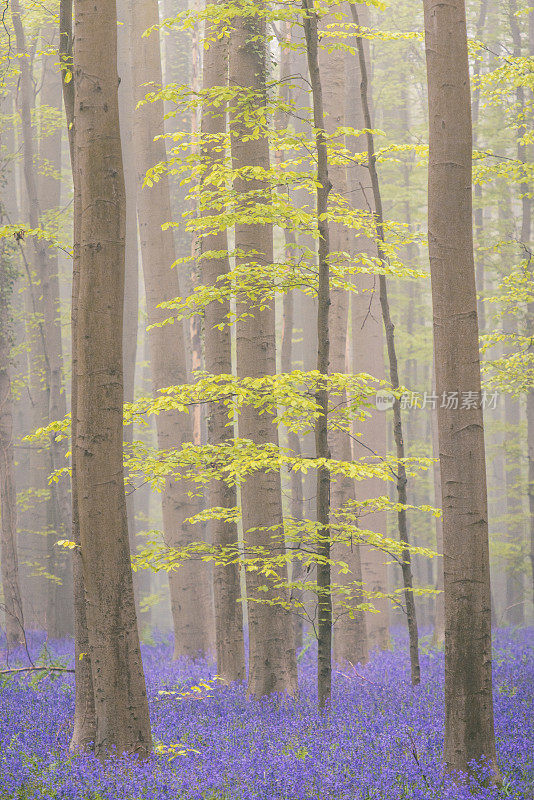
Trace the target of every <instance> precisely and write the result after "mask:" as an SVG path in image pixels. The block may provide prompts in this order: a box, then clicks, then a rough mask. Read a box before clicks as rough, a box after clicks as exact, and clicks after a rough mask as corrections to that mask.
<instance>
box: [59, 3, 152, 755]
mask: <svg viewBox="0 0 534 800" xmlns="http://www.w3.org/2000/svg"><path fill="white" fill-rule="evenodd" d="M73 66H74V70H73V73H74V129H75V139H74V145H75V157H74V167H75V169H74V184H75V191H79V202H80V205H79V206H78V210H79V220H78V227H77V231H76V232H77V235H78V236H79V239H78V242H79V254H78V259H77V264H78V267H79V283H78V296H77V330H76V342H75V345H76V388H77V398H76V416H77V420H76V441H75V444H74V460H75V464H76V490H77V510H78V522H79V532H80V546H81V555H82V567H83V578H84V585H85V599H86V613H87V631H88V635H89V653H90V656H91V671H92V679H93V688H94V700H95V716H96V732H95V752H96V754H97V755H98V756H100V757H104V756H105V755H107V754H110V753H112V752H114V751H116V752H118V753H123V752H129V753H136V754H138V755H140V756H141V757H143V756H147V755H148V754H149V753H150V751H151V749H152V740H151V733H150V719H149V713H148V701H147V695H146V687H145V679H144V674H143V666H142V662H141V651H140V646H139V636H138V632H137V619H136V613H135V602H134V592H133V581H132V571H131V565H130V548H129V541H128V524H127V518H126V498H125V491H124V470H123V437H122V434H123V399H124V387H123V372H122V356H123V354H122V320H123V307H124V260H125V242H124V235H125V190H124V173H123V166H122V153H121V141H120V127H119V108H118V84H119V81H118V74H117V12H116V5H115V0H104V1H103V2H101V3H100V6H99V13H98V14H95V13H94V6H93V5H92V3H91V0H76V3H75V44H74V65H73Z"/></svg>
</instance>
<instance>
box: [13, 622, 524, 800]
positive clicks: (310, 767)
mask: <svg viewBox="0 0 534 800" xmlns="http://www.w3.org/2000/svg"><path fill="white" fill-rule="evenodd" d="M533 644H534V631H532V630H530V631H515V632H512V631H504V630H503V631H499V632H498V633H497V634H496V636H495V641H494V664H495V716H496V733H497V740H498V754H499V766H500V769H501V771H502V776H503V780H504V786H503V788H502V789H501V790H499V791H497V790H496V789H495V788H488V787H487V785H486V786H485V785H484V784H483V783H481V784H479V783H478V782H475V781H472V782H471V784H470V785H464V786H461V787H459V786H458V785H456V786H453V785H452V784H450V783H449V782H448V781H447V780H444V777H443V773H442V767H441V762H440V757H441V753H442V747H443V690H442V687H443V654H442V653H441V652H439V651H436V650H433V649H431V648H430V647H424V646H423V648H422V657H421V667H422V676H423V679H422V684H421V686H419V687H417V688H415V689H414V688H412V687H411V685H410V681H409V666H408V661H407V656H406V641H405V640H404V637H403V636H402V635H399V636H397V637H396V639H395V646H394V649H393V650H391V651H388V652H384V653H379V654H377V655H375V656H374V657H373V659H372V660H371V662H370V663H369V664H368V665H367V666H365V667H360V666H359V667H358V668H355V669H354V668H348V669H347V670H341V672H342V673H343V674H341V673H338V674H336V677H335V681H334V689H333V696H332V707H331V709H330V710H329V711H328V712H327V713H320V712H318V711H317V707H316V687H315V680H314V656H313V653H312V652H311V649H310V650H308V651H307V652H306V653H305V654H303V656H302V657H301V659H300V664H299V666H300V690H299V694H298V697H297V698H296V699H294V700H288V699H287V698H286V699H282V698H272V697H271V698H265V699H263V700H259V701H248V700H247V699H246V697H245V691H244V687H243V686H241V685H235V686H232V687H229V688H228V687H224V686H221V685H220V684H218V683H217V680H216V678H215V668H214V665H213V663H211V662H208V661H203V660H197V661H194V662H193V661H178V662H172V660H171V655H172V647H171V644H170V642H169V641H168V640H166V639H165V638H164V637H159V638H158V639H157V640H156V641H155V643H154V644H153V645H145V646H144V650H143V657H144V663H145V669H146V676H147V686H148V693H149V702H150V708H151V715H152V730H153V735H154V740H155V755H154V756H153V758H151V759H150V760H149V761H148V762H139V761H137V760H136V759H132V758H131V757H130V758H124V757H123V758H120V759H115V760H109V761H107V762H106V763H105V764H100V763H99V762H98V761H97V760H96V759H95V758H94V757H93V756H92V755H91V754H77V755H70V754H69V752H68V743H69V738H70V735H71V732H72V714H73V707H74V690H73V680H72V675H69V674H65V673H63V674H60V675H57V676H56V677H44V678H43V677H42V676H37V677H38V678H40V679H39V680H38V681H37V680H36V676H35V674H34V673H29V674H20V675H17V676H16V677H14V678H10V679H9V681H7V682H6V681H5V680H2V676H0V798H1V800H15V798H17V799H20V800H34V798H35V799H37V798H46V799H48V798H54V800H141V798H143V800H145V799H146V800H171V799H172V800H201V798H202V799H204V800H219V799H221V800H277V799H278V800H401V798H411V799H412V798H413V800H438V798H439V800H445V799H446V800H463V799H464V798H471V797H473V798H477V800H490V798H491V799H493V798H501V797H509V798H514V800H519V798H521V800H530V799H531V798H533V797H534V738H533V736H532V734H533V719H534V714H533V710H534V701H533V694H534V693H533V689H534V657H533ZM41 645H42V640H41V641H39V637H35V638H34V639H33V641H32V648H33V649H34V650H35V652H38V650H39V647H40V646H41ZM48 647H49V650H50V651H51V652H52V653H53V655H54V657H56V658H61V657H63V658H64V659H65V662H66V660H67V659H69V660H70V663H71V666H72V646H71V643H66V642H56V643H54V644H53V645H49V646H48ZM25 658H26V657H25V656H24V655H23V654H22V653H21V654H11V655H10V658H9V661H10V665H12V666H16V665H17V661H18V663H19V664H20V663H23V661H24V659H25ZM2 662H4V665H5V653H3V651H0V664H1V663H2ZM0 668H1V667H0ZM4 668H5V666H4Z"/></svg>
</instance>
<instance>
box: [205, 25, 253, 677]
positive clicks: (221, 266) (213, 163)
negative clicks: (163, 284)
mask: <svg viewBox="0 0 534 800" xmlns="http://www.w3.org/2000/svg"><path fill="white" fill-rule="evenodd" d="M217 33H218V26H217V25H216V24H214V23H212V24H211V26H210V28H209V29H208V30H207V32H206V38H207V37H208V35H210V37H211V42H210V45H209V49H208V50H205V51H204V66H203V89H204V91H208V90H210V89H213V88H216V87H220V88H221V89H222V90H224V88H225V87H226V85H227V81H228V40H227V38H226V37H225V36H223V37H222V38H218V37H217ZM225 111H226V109H225V108H224V106H221V105H218V106H217V107H216V108H215V109H213V108H212V107H210V105H209V104H206V105H205V106H204V108H203V109H202V137H203V138H202V145H201V146H202V152H201V157H202V161H203V166H204V170H205V171H204V174H203V183H204V186H205V187H206V188H207V189H212V190H213V188H214V187H213V186H212V185H211V184H210V175H211V173H212V172H213V170H214V169H216V168H217V166H218V165H219V164H220V163H221V162H222V161H223V159H224V155H225V153H224V139H225V135H226V113H225ZM204 214H205V215H206V216H209V210H207V211H204ZM201 249H202V252H203V253H209V252H210V251H212V252H215V253H221V252H222V253H224V255H222V256H220V257H215V256H205V257H204V258H203V259H202V261H201V272H202V282H203V284H204V285H205V286H214V285H215V284H216V282H217V280H218V278H219V277H221V276H224V275H226V274H227V273H228V271H229V268H230V265H229V259H228V255H227V251H228V236H227V233H226V229H222V230H218V231H213V233H210V234H209V235H207V236H204V237H203V238H202V240H201ZM229 313H230V298H229V297H228V298H226V299H225V300H224V301H223V302H222V303H219V302H213V303H210V304H209V305H208V306H207V307H206V310H205V313H204V358H205V362H206V370H207V371H208V372H209V373H211V374H213V375H225V374H226V375H231V374H232V343H231V329H230V327H229V320H228V315H229ZM220 326H222V327H220ZM227 424H228V411H227V409H226V407H225V405H224V403H222V402H221V403H218V402H217V401H214V402H213V403H211V404H210V408H209V414H208V444H210V445H213V446H215V447H216V446H217V445H224V444H225V443H227V442H229V441H230V439H231V438H232V435H233V431H232V428H229V427H227ZM208 504H209V506H212V507H219V508H228V509H231V508H234V507H235V506H236V505H237V491H236V488H235V486H231V485H228V484H227V483H225V481H223V480H214V481H213V482H212V483H211V485H210V487H209V492H208ZM208 532H209V537H210V541H211V542H212V543H213V545H215V546H216V547H217V546H219V547H226V546H232V545H233V546H235V545H237V541H238V538H237V525H235V524H233V523H231V522H226V521H224V520H212V521H211V522H210V523H209V525H208ZM213 589H214V595H215V644H216V651H217V674H218V675H219V676H220V677H221V678H222V679H223V681H225V682H226V683H230V682H232V681H242V680H245V678H246V668H245V644H244V638H243V608H242V605H241V603H240V602H239V600H240V598H241V586H240V578H239V568H238V565H237V564H228V565H227V566H215V567H214V574H213Z"/></svg>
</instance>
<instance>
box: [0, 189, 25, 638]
mask: <svg viewBox="0 0 534 800" xmlns="http://www.w3.org/2000/svg"><path fill="white" fill-rule="evenodd" d="M2 178H3V179H4V178H5V175H4V174H2ZM3 206H4V204H3V198H2V201H1V202H0V224H2V223H3V221H4V219H3V217H4V207H3ZM9 250H10V248H9V245H8V242H7V241H6V239H2V240H1V241H0V511H1V526H2V528H1V539H0V561H1V565H2V573H1V575H2V591H3V595H4V597H3V609H2V610H3V612H4V617H5V632H6V640H7V646H8V648H10V647H12V646H15V645H17V644H19V643H21V642H23V641H24V614H23V608H22V595H21V591H20V582H19V565H18V556H17V502H16V485H15V463H14V456H13V397H12V394H11V347H12V344H13V342H12V339H13V335H12V319H11V295H12V292H13V283H14V281H15V278H16V271H15V269H14V267H13V263H12V254H11V253H10V251H9Z"/></svg>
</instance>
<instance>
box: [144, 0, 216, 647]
mask: <svg viewBox="0 0 534 800" xmlns="http://www.w3.org/2000/svg"><path fill="white" fill-rule="evenodd" d="M129 12H130V13H129V26H130V37H131V38H130V54H131V59H132V61H131V68H132V78H133V87H134V100H135V104H137V103H139V102H140V101H141V100H143V99H144V97H145V95H146V93H147V91H148V86H149V85H150V86H152V87H153V88H154V87H158V86H160V85H161V81H162V76H161V55H160V45H159V35H158V31H157V30H156V31H152V33H151V34H150V36H143V34H144V32H145V31H146V30H148V28H153V27H154V26H155V25H157V24H158V23H159V11H158V3H157V0H143V1H142V2H141V3H133V2H132V3H131V4H130V9H129ZM163 117H164V110H163V101H161V100H158V101H156V102H151V103H146V104H145V105H142V106H141V107H140V108H138V109H137V110H136V112H135V116H134V129H133V143H134V151H135V157H136V167H137V217H138V223H139V239H140V244H141V260H142V264H143V276H144V282H145V296H146V305H147V315H148V323H149V325H154V324H156V323H158V322H163V321H164V320H165V319H167V316H168V314H167V312H166V311H165V310H164V309H161V308H158V305H159V303H161V302H163V301H165V300H172V299H174V298H175V297H177V296H178V295H179V294H180V286H179V282H178V274H177V270H176V269H172V266H173V264H174V262H175V260H176V251H175V246H174V239H173V231H172V229H167V230H165V231H163V230H162V229H161V226H162V225H163V224H164V223H166V222H170V221H171V219H172V211H171V195H170V185H169V179H168V177H167V176H165V175H162V176H161V177H160V180H159V181H158V182H157V183H155V184H154V186H153V187H151V188H149V187H148V186H146V185H145V186H144V185H143V182H144V178H145V175H146V173H147V172H148V170H149V169H151V168H152V167H154V166H155V165H156V164H158V163H160V162H163V163H165V162H166V160H167V152H166V147H165V142H164V141H163V139H162V138H161V135H162V134H163ZM158 136H159V138H156V137H158ZM148 340H149V346H150V365H151V370H152V383H153V387H154V391H156V392H157V391H158V389H162V388H164V387H166V386H177V385H180V384H185V383H187V363H186V350H185V340H184V330H183V326H182V324H181V323H178V324H176V325H165V326H163V327H156V328H152V329H151V330H150V332H149V335H148ZM156 430H157V437H158V447H160V448H161V449H164V450H171V449H179V448H180V447H181V446H182V444H185V443H187V442H192V441H193V426H192V422H191V417H190V415H189V414H180V413H178V412H174V411H168V412H164V413H162V414H158V415H157V417H156ZM192 489H193V487H191V486H188V484H187V483H186V482H185V481H183V480H180V479H179V477H178V478H172V477H170V478H168V479H167V481H166V484H165V489H164V491H163V497H162V510H163V532H164V536H165V541H166V543H167V544H168V545H169V546H170V547H172V546H175V547H180V546H183V545H185V544H187V543H188V542H190V541H192V540H194V539H195V538H196V539H198V538H199V534H198V533H196V529H195V532H193V529H192V526H191V525H189V524H188V523H187V519H188V518H189V517H191V516H193V515H194V514H196V513H197V511H198V510H199V507H198V502H197V501H196V500H194V499H191V498H190V497H189V494H188V492H189V491H190V490H192ZM197 527H200V526H197ZM169 586H170V593H171V610H172V616H173V623H174V635H175V640H174V655H175V657H178V656H182V655H190V656H194V655H197V654H198V653H199V652H207V651H208V650H210V649H211V647H212V643H213V638H214V631H213V605H212V597H211V587H210V581H209V570H208V568H207V566H206V565H204V564H199V563H198V562H196V561H189V562H186V563H184V564H183V565H182V566H181V567H180V569H179V570H177V571H173V572H170V573H169Z"/></svg>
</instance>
